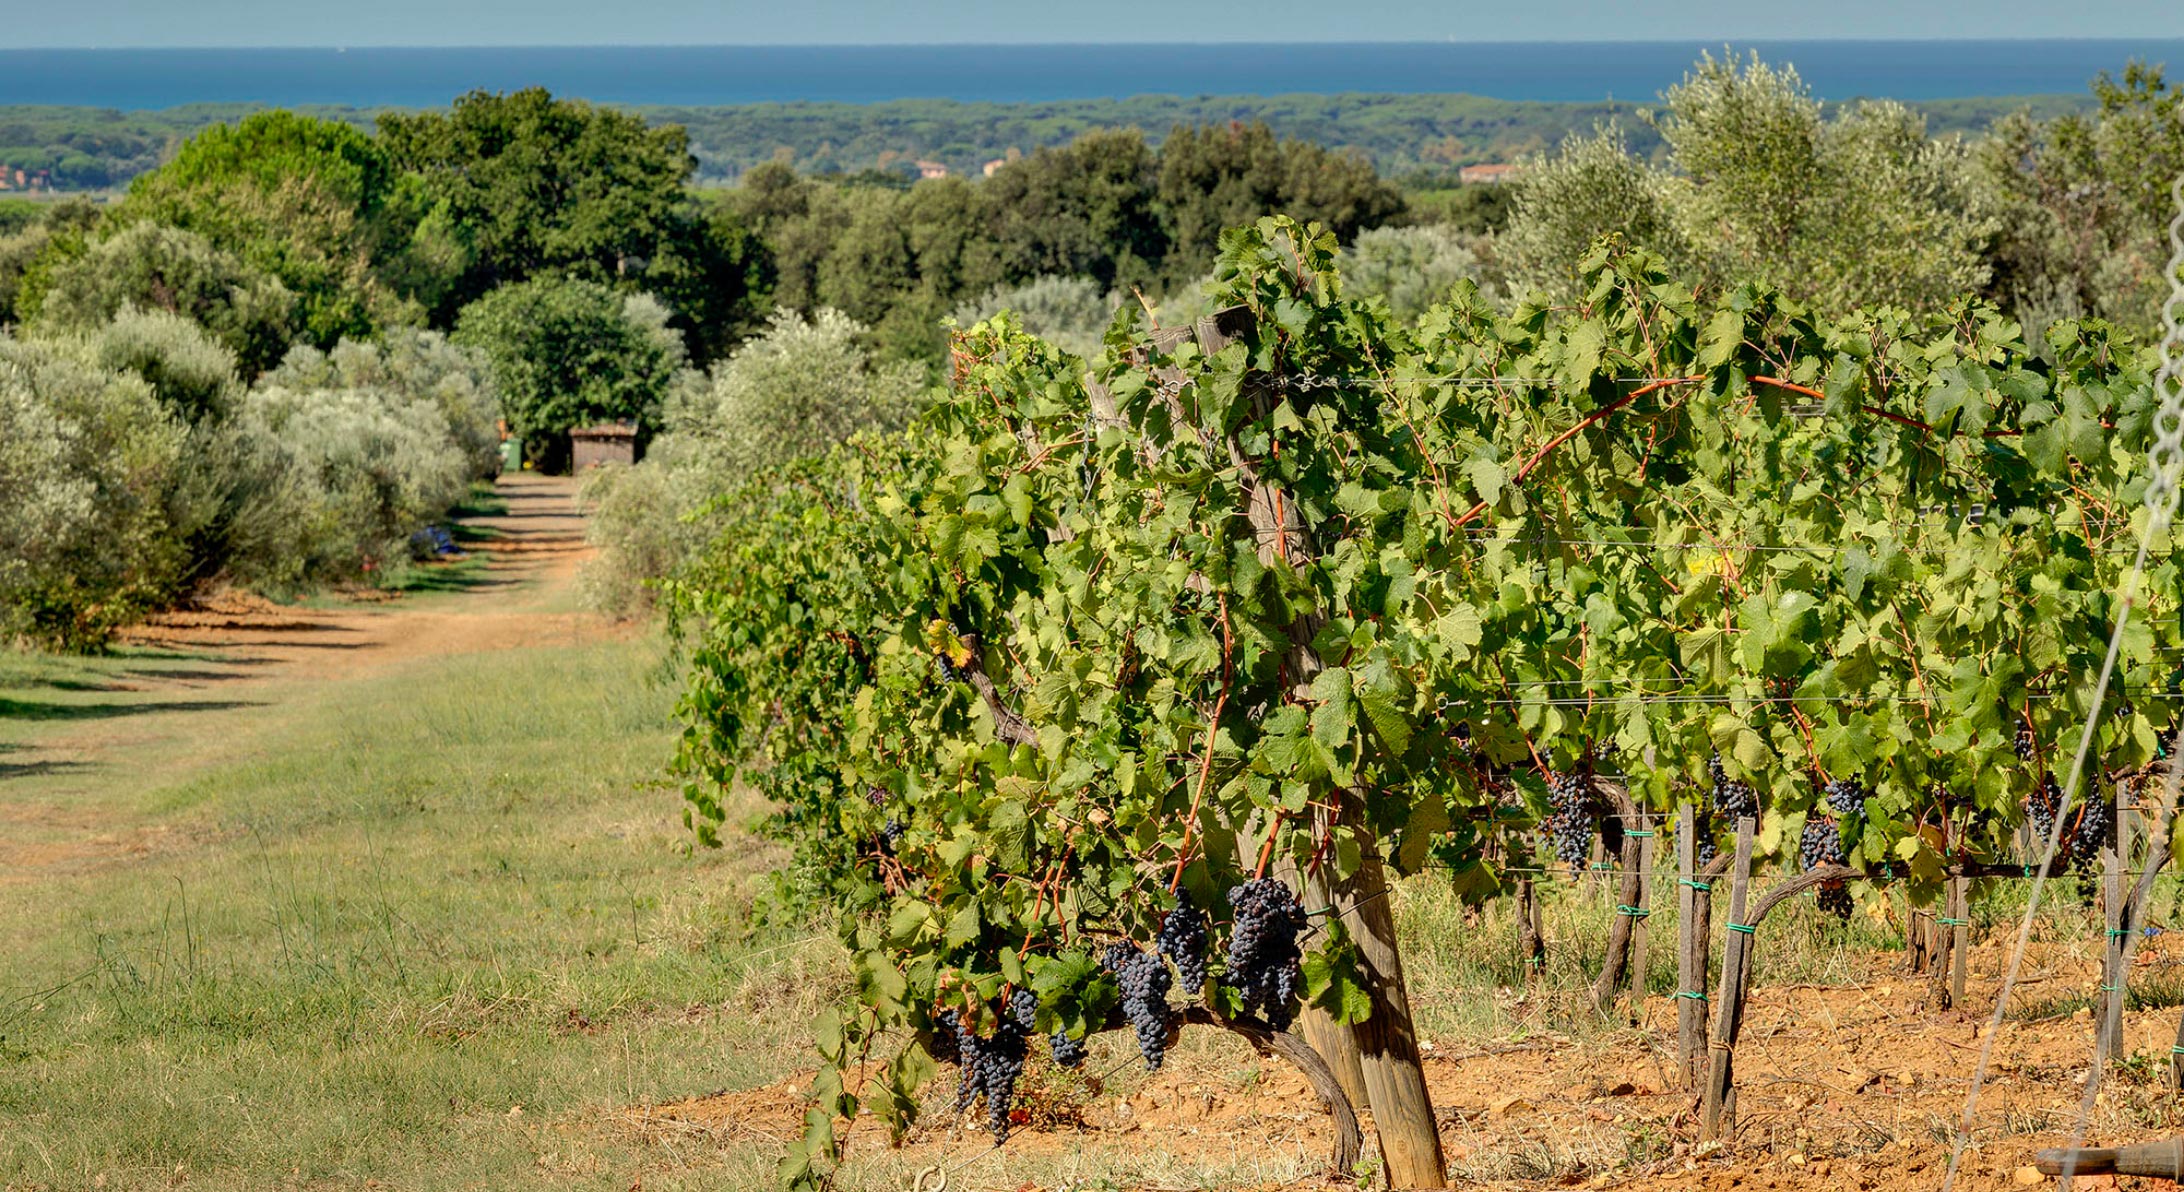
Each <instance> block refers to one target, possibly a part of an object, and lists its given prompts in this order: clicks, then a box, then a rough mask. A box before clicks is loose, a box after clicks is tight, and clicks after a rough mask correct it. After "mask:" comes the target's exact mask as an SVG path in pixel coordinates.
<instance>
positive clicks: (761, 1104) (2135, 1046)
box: [624, 932, 2184, 1192]
mask: <svg viewBox="0 0 2184 1192" xmlns="http://www.w3.org/2000/svg"><path fill="white" fill-rule="evenodd" d="M2013 936H2014V933H2006V932H1998V933H1997V938H1995V939H1991V940H1989V941H1987V942H1985V943H1982V944H1979V945H1976V946H1975V948H1974V950H1973V960H1972V970H1971V981H1970V984H1969V987H1968V991H1967V1002H1968V1009H1964V1010H1952V1011H1941V1012H1937V1011H1933V1010H1930V1009H1928V1008H1927V1004H1926V995H1927V981H1926V979H1925V978H1924V977H1921V976H1915V975H1912V974H1909V973H1906V972H1904V971H1902V969H1901V967H1900V966H1901V957H1900V956H1897V955H1876V956H1872V957H1868V958H1865V960H1864V961H1863V963H1861V965H1860V966H1859V971H1860V974H1861V976H1860V979H1859V980H1858V981H1857V982H1856V983H1855V984H1852V985H1849V986H1846V987H1843V988H1816V987H1810V986H1790V987H1772V988H1760V989H1756V990H1754V991H1753V994H1752V996H1751V999H1750V1001H1749V1002H1748V1010H1747V1017H1746V1025H1745V1030H1744V1034H1743V1037H1742V1039H1741V1041H1740V1045H1739V1048H1738V1052H1737V1072H1738V1078H1737V1089H1738V1093H1737V1099H1738V1104H1737V1114H1738V1117H1737V1121H1736V1131H1735V1135H1734V1137H1733V1138H1732V1139H1731V1140H1730V1141H1729V1143H1728V1145H1727V1146H1714V1145H1711V1144H1700V1143H1699V1142H1698V1141H1697V1125H1696V1114H1695V1105H1694V1100H1695V1098H1694V1096H1693V1095H1692V1094H1691V1093H1690V1092H1688V1091H1685V1090H1683V1089H1682V1088H1680V1087H1678V1086H1679V1082H1678V1081H1677V1080H1676V1079H1675V1078H1674V1077H1673V1076H1672V1074H1671V1073H1672V1070H1673V1068H1674V1046H1675V1007H1674V1004H1673V1002H1672V1001H1671V1000H1670V999H1667V998H1662V997H1655V998H1653V999H1651V1000H1650V1001H1649V1003H1648V1006H1647V1013H1646V1019H1647V1021H1646V1025H1645V1027H1644V1028H1643V1029H1640V1028H1629V1029H1625V1030H1621V1031H1618V1032H1615V1033H1612V1034H1609V1035H1606V1036H1598V1037H1595V1038H1594V1039H1593V1040H1592V1041H1590V1042H1586V1043H1578V1042H1575V1041H1573V1040H1572V1038H1571V1037H1570V1036H1568V1035H1562V1034H1557V1033H1554V1032H1552V1031H1541V1032H1538V1033H1534V1034H1531V1035H1530V1036H1529V1037H1527V1038H1524V1039H1521V1040H1512V1041H1509V1042H1505V1043H1502V1044H1500V1045H1482V1046H1477V1047H1468V1048H1459V1047H1457V1046H1454V1045H1448V1046H1438V1047H1434V1048H1433V1049H1432V1050H1431V1051H1430V1052H1429V1053H1428V1058H1427V1061H1426V1067H1427V1079H1428V1082H1429V1084H1430V1085H1431V1088H1432V1092H1433V1098H1434V1104H1435V1106H1436V1109H1437V1111H1438V1115H1439V1119H1440V1122H1441V1135H1442V1142H1443V1146H1444V1147H1445V1149H1446V1151H1447V1154H1448V1159H1449V1163H1450V1167H1451V1172H1452V1175H1453V1176H1454V1186H1456V1187H1462V1188H1512V1189H1513V1188H1543V1187H1562V1186H1586V1187H1612V1188H1629V1189H1642V1190H1646V1192H1656V1190H1657V1192H1669V1190H1672V1189H1673V1190H1684V1189H1693V1190H1699V1192H1724V1190H1728V1189H1746V1188H1750V1189H1783V1190H1810V1192H1821V1190H1826V1192H1847V1190H1850V1189H1872V1190H1878V1192H1910V1190H1912V1189H1921V1190H1924V1189H1935V1188H1939V1187H1941V1185H1942V1179H1943V1175H1944V1173H1945V1171H1946V1169H1947V1167H1948V1165H1949V1157H1950V1149H1951V1145H1952V1143H1953V1142H1954V1139H1955V1129H1956V1123H1957V1121H1958V1120H1959V1118H1960V1116H1961V1115H1962V1113H1963V1109H1964V1101H1965V1093H1966V1090H1967V1087H1968V1085H1969V1081H1970V1077H1971V1073H1972V1070H1973V1067H1974V1065H1975V1063H1976V1061H1977V1059H1978V1055H1979V1049H1980V1040H1981V1038H1982V1037H1983V1035H1984V1033H1985V1031H1986V1029H1987V1022H1988V1017H1989V1015H1990V1014H1991V1012H1992V1006H1993V999H1994V997H1995V995H1996V992H1997V990H1998V987H1999V979H1998V978H1999V973H2000V969H2001V967H2002V965H2003V964H2004V963H2005V962H2006V960H2007V948H2008V944H2009V942H2010V939H2009V938H2008V937H2013ZM2168 938H2169V937H2165V938H2164V939H2162V940H2157V941H2155V943H2154V944H2153V945H2151V946H2149V948H2148V949H2147V950H2146V951H2145V952H2144V953H2143V954H2142V955H2141V968H2140V973H2141V974H2142V975H2152V974H2156V973H2160V972H2161V970H2163V969H2169V970H2172V971H2173V970H2176V969H2177V968H2178V966H2180V965H2184V948H2179V947H2177V946H2174V945H2171V944H2170V943H2169V942H2168ZM2083 951H2084V949H2083V946H2082V945H2073V947H2072V948H2071V949H2066V948H2065V947H2063V946H2062V945H2059V944H2041V943H2035V945H2034V946H2033V948H2032V950H2031V951H2030V952H2029V953H2028V956H2027V961H2026V964H2025V971H2024V974H2023V977H2022V978H2021V984H2020V986H2019V990H2018V994H2017V996H2016V998H2015V999H2014V1000H2015V1001H2016V1003H2017V1004H2018V1005H2019V1006H2021V1007H2026V1006H2032V1005H2037V1004H2040V1003H2042V1002H2044V1001H2051V1000H2052V999H2054V998H2055V997H2057V996H2058V995H2059V994H2061V993H2066V992H2071V993H2085V992H2089V991H2090V990H2091V988H2092V986H2093V984H2094V982H2095V981H2096V980H2097V979H2098V978H2097V973H2096V969H2095V966H2094V964H2093V962H2092V959H2091V957H2090V955H2089V954H2088V955H2081V954H2078V953H2082V952H2083ZM2162 975H2163V976H2171V975H2172V974H2168V973H2165V974H2162ZM1504 996H1511V995H1508V994H1507V993H1506V991H1505V993H1504ZM2177 1015H2178V1011H2176V1010H2173V1009H2171V1010H2154V1011H2145V1012H2134V1013H2132V1014H2131V1015H2129V1026H2128V1047H2129V1048H2130V1049H2131V1050H2134V1051H2137V1052H2140V1053H2142V1055H2143V1056H2151V1057H2156V1058H2158V1060H2159V1061H2160V1062H2159V1063H2158V1064H2153V1065H2149V1064H2147V1063H2146V1061H2145V1059H2144V1058H2142V1059H2141V1060H2140V1061H2139V1062H2137V1063H2136V1064H2134V1065H2127V1066H2126V1067H2125V1069H2124V1070H2123V1071H2121V1072H2117V1071H2116V1070H2113V1069H2112V1070H2111V1075H2110V1077H2109V1080H2108V1082H2107V1083H2106V1084H2104V1086H2103V1088H2102V1090H2101V1092H2100V1095H2099V1101H2098V1104H2097V1105H2096V1107H2095V1108H2094V1110H2093V1113H2092V1116H2091V1121H2090V1137H2091V1138H2092V1139H2094V1140H2097V1141H2098V1142H2099V1143H2100V1144H2102V1145H2114V1144H2116V1143H2121V1142H2134V1141H2142V1140H2146V1139H2151V1138H2157V1137H2163V1136H2166V1135H2167V1134H2170V1133H2175V1132H2177V1131H2178V1130H2179V1129H2180V1128H2184V1113H2180V1112H2179V1110H2178V1107H2177V1104H2176V1100H2175V1098H2173V1097H2172V1096H2171V1094H2170V1093H2169V1092H2168V1090H2167V1088H2166V1087H2165V1086H2164V1085H2163V1084H2162V1083H2161V1076H2162V1074H2163V1073H2162V1069H2163V1068H2164V1067H2165V1065H2166V1061H2167V1058H2168V1055H2169V1044H2170V1041H2171V1040H2172V1039H2173V1038H2174V1036H2175V1034H2176V1029H2177ZM2091 1038H2092V1028H2091V1023H2090V1020H2089V1019H2088V1017H2087V1016H2086V1014H2085V1013H2084V1012H2083V1011H2080V1012H2079V1013H2077V1014H2075V1015H2070V1016H2066V1017H2061V1018H2055V1019H2051V1020H2046V1021H2017V1020H2013V1021H2010V1022H2008V1023H2006V1024H2005V1025H2004V1027H2003V1028H2002V1034H2001V1037H2000V1038H1999V1039H1998V1040H1997V1045H1996V1047H1995V1051H1994V1061H1993V1064H1992V1067H1991V1070H1990V1072H1989V1075H1988V1077H1987V1080H1986V1083H1985V1086H1984V1089H1983V1091H1982V1094H1981V1097H1980V1103H1979V1108H1978V1112H1977V1116H1976V1125H1975V1129H1974V1130H1973V1133H1972V1139H1971V1145H1970V1147H1969V1148H1967V1150H1966V1152H1965V1156H1964V1160H1963V1165H1962V1168H1961V1170H1960V1171H1959V1173H1958V1176H1957V1179H1956V1182H1955V1187H1957V1188H1961V1189H1967V1190H1972V1189H2000V1188H2021V1187H2038V1186H2053V1184H2054V1181H2052V1180H2048V1179H2045V1178H2040V1177H2037V1176H2036V1173H2034V1172H2032V1171H2031V1170H2030V1168H2029V1164H2030V1163H2031V1162H2032V1156H2033V1153H2034V1152H2035V1151H2036V1150H2038V1149H2040V1148H2043V1147H2050V1146H2059V1145H2063V1144H2064V1142H2065V1141H2066V1140H2067V1139H2068V1136H2069V1134H2070V1131H2071V1128H2072V1125H2073V1123H2074V1122H2075V1121H2076V1119H2077V1115H2078V1110H2079V1104H2080V1101H2081V1099H2082V1096H2083V1092H2084V1086H2083V1084H2082V1080H2083V1074H2084V1072H2085V1069H2086V1066H2087V1059H2088V1056H2089V1051H2090V1047H2091ZM1125 1046H1127V1043H1126V1041H1125V1040H1123V1039H1122V1037H1120V1036H1111V1037H1110V1038H1109V1039H1107V1040H1105V1041H1103V1042H1101V1043H1099V1044H1096V1045H1095V1050H1094V1058H1093V1061H1092V1064H1091V1065H1090V1066H1089V1067H1088V1070H1090V1071H1100V1070H1104V1069H1105V1068H1108V1067H1112V1066H1113V1063H1114V1060H1115V1059H1116V1058H1118V1057H1120V1058H1124V1060H1125V1062H1126V1063H1127V1062H1129V1061H1128V1059H1127V1056H1126V1055H1125V1052H1124V1051H1123V1050H1122V1049H1123V1048H1124V1047H1125ZM1223 1046H1224V1048H1225V1047H1226V1045H1225V1044H1224V1045H1223ZM1235 1050H1236V1051H1237V1053H1238V1054H1235V1055H1229V1054H1227V1053H1226V1050H1224V1052H1223V1054H1221V1055H1219V1056H1209V1055H1208V1054H1207V1051H1206V1050H1203V1049H1201V1050H1198V1051H1197V1052H1196V1053H1195V1055H1194V1056H1193V1057H1192V1058H1190V1059H1187V1060H1185V1061H1183V1062H1181V1063H1175V1064H1171V1066H1170V1068H1169V1069H1168V1070H1165V1071H1163V1072H1161V1073H1159V1074H1158V1075H1156V1076H1153V1077H1151V1078H1149V1079H1147V1080H1145V1081H1144V1082H1143V1083H1142V1084H1139V1085H1136V1086H1135V1087H1133V1088H1132V1090H1131V1091H1130V1092H1129V1094H1128V1097H1127V1099H1126V1100H1124V1099H1121V1098H1118V1097H1117V1096H1115V1095H1114V1094H1113V1093H1112V1092H1108V1091H1105V1090H1102V1089H1100V1088H1099V1087H1098V1086H1097V1082H1090V1083H1087V1082H1081V1081H1064V1082H1057V1081H1055V1080H1054V1079H1052V1078H1051V1077H1047V1076H1043V1075H1040V1076H1034V1077H1028V1078H1027V1079H1029V1080H1032V1081H1033V1089H1034V1091H1033V1093H1032V1095H1031V1096H1030V1097H1029V1098H1028V1101H1029V1104H1030V1107H1031V1111H1032V1117H1033V1120H1032V1122H1031V1123H1030V1124H1028V1125H1027V1126H1024V1127H1021V1128H1019V1129H1018V1131H1017V1132H1016V1134H1015V1135H1014V1136H1013V1137H1012V1138H1011V1140H1010V1142H1009V1143H1008V1146H1009V1148H1010V1149H1011V1150H1012V1151H1016V1152H1018V1153H1019V1154H1023V1155H1037V1154H1040V1153H1053V1154H1056V1155H1063V1154H1071V1153H1078V1152H1096V1151H1106V1150H1109V1149H1110V1148H1111V1149H1112V1150H1113V1151H1114V1152H1115V1153H1117V1154H1122V1153H1146V1152H1159V1153H1163V1154H1168V1155H1173V1156H1175V1157H1176V1158H1177V1159H1178V1160H1181V1161H1183V1162H1182V1163H1181V1164H1179V1166H1183V1167H1187V1166H1188V1165H1189V1162H1190V1161H1191V1160H1193V1159H1198V1160H1201V1161H1204V1162H1207V1163H1221V1162H1224V1161H1228V1160H1231V1159H1233V1158H1234V1157H1235V1156H1237V1155H1239V1154H1245V1153H1255V1154H1261V1155H1266V1154H1295V1155H1304V1156H1312V1157H1315V1158H1317V1157H1320V1156H1325V1155H1326V1154H1327V1153H1328V1152H1329V1150H1330V1148H1331V1145H1332V1132H1331V1130H1330V1129H1329V1128H1328V1126H1327V1119H1326V1118H1325V1116H1324V1115H1323V1114H1322V1113H1321V1112H1320V1110H1319V1107H1318V1106H1317V1104H1315V1103H1314V1102H1313V1100H1312V1098H1311V1097H1310V1095H1309V1093H1308V1092H1307V1090H1306V1087H1305V1084H1304V1082H1303V1080H1302V1079H1301V1078H1300V1077H1298V1076H1297V1075H1296V1074H1295V1073H1294V1072H1293V1071H1291V1070H1289V1069H1288V1068H1286V1067H1284V1066H1282V1065H1280V1063H1279V1061H1268V1062H1267V1066H1266V1067H1265V1068H1263V1069H1261V1070H1260V1072H1259V1074H1258V1076H1257V1078H1256V1079H1253V1078H1251V1077H1250V1076H1248V1075H1246V1073H1247V1072H1248V1070H1249V1060H1248V1057H1247V1056H1245V1055H1244V1054H1243V1053H1242V1049H1241V1047H1240V1046H1239V1047H1237V1048H1236V1049H1235ZM1037 1064H1038V1061H1036V1060H1035V1061H1034V1065H1035V1070H1036V1065H1037ZM2149 1069H2150V1070H2149ZM953 1076H954V1070H953V1068H943V1069H942V1072H941V1075H940V1076H939V1077H938V1078H936V1080H935V1082H934V1084H933V1085H932V1086H931V1088H930V1089H929V1090H928V1092H929V1094H930V1095H929V1097H928V1110H927V1114H926V1116H925V1119H924V1123H923V1124H922V1125H921V1126H920V1128H919V1129H918V1130H917V1131H916V1132H914V1133H913V1134H912V1136H911V1137H910V1138H909V1139H908V1140H907V1143H906V1145H905V1148H904V1150H903V1151H902V1152H900V1153H899V1154H897V1155H895V1156H892V1157H890V1158H891V1159H892V1163H891V1166H896V1167H904V1166H907V1167H908V1169H910V1170H916V1169H917V1168H921V1167H925V1166H927V1165H943V1166H946V1167H948V1168H950V1169H951V1175H950V1186H951V1187H953V1188H957V1189H965V1188H982V1187H989V1186H996V1187H997V1186H1001V1185H994V1184H990V1183H988V1182H986V1181H985V1180H982V1179H981V1178H980V1173H979V1168H980V1166H981V1165H984V1166H986V1167H987V1168H988V1176H987V1179H988V1180H990V1179H992V1178H993V1177H994V1176H995V1175H998V1172H995V1171H994V1170H993V1169H992V1165H991V1163H990V1162H987V1163H984V1164H981V1163H980V1162H978V1161H975V1160H976V1159H977V1158H978V1157H980V1156H981V1153H982V1152H984V1151H985V1150H986V1149H987V1148H988V1147H989V1146H990V1145H991V1144H990V1143H989V1142H988V1141H987V1138H986V1135H985V1133H984V1131H983V1129H982V1128H981V1127H982V1123H983V1119H982V1117H981V1118H980V1119H979V1120H978V1121H969V1122H963V1123H960V1124H959V1123H958V1122H957V1121H956V1119H955V1116H954V1114H953V1113H952V1112H951V1108H950V1106H949V1105H948V1104H947V1103H946V1101H947V1096H946V1094H947V1093H949V1092H951V1091H952V1089H953V1085H954V1080H953ZM809 1079H810V1073H808V1072H806V1073H801V1074H799V1075H798V1076H797V1077H796V1078H792V1079H791V1080H789V1081H785V1082H782V1083H780V1084H776V1085H772V1086H768V1087H766V1088H762V1089H756V1090H753V1091H750V1092H744V1093H731V1094H721V1095H719V1096H715V1097H709V1098H703V1099H699V1100H695V1101H687V1102H681V1103H676V1104H671V1105H662V1106H655V1107H650V1108H647V1109H643V1110H633V1111H628V1112H627V1113H626V1114H625V1115H624V1124H625V1125H626V1126H627V1127H629V1128H632V1129H635V1130H637V1131H639V1132H642V1133H657V1132H661V1131H678V1132H684V1133H688V1134H691V1135H696V1136H701V1137H704V1138H707V1139H710V1140H712V1141H714V1142H715V1143H716V1144H717V1145H722V1146H727V1147H737V1146H754V1145H755V1146H760V1147H768V1148H774V1149H778V1147H779V1146H780V1145H781V1143H783V1142H786V1141H788V1140H791V1139H793V1138H796V1137H798V1136H799V1135H800V1134H801V1133H802V1127H801V1124H800V1118H801V1116H802V1114H803V1112H804V1110H805V1108H806V1104H807V1103H806V1101H805V1100H804V1098H803V1097H802V1096H800V1095H799V1093H800V1091H801V1089H802V1088H803V1087H804V1086H805V1084H806V1083H807V1082H808V1081H809ZM1118 1083H1120V1082H1119V1081H1118ZM974 1116H976V1115H974ZM1368 1133H1369V1132H1368ZM848 1137H849V1139H850V1153H849V1162H850V1164H851V1165H852V1168H854V1167H855V1166H856V1165H858V1164H859V1163H860V1162H864V1163H871V1162H874V1161H875V1160H877V1159H879V1158H880V1157H881V1156H880V1155H879V1152H881V1151H882V1150H883V1149H884V1148H885V1147H886V1145H887V1144H886V1138H885V1135H884V1132H883V1131H882V1130H881V1129H880V1128H879V1127H878V1126H876V1125H874V1124H872V1123H871V1122H870V1120H869V1119H863V1120H860V1121H859V1122H858V1123H857V1124H856V1126H855V1127H854V1128H852V1129H851V1130H850V1131H849V1135H848ZM1371 1149H1372V1144H1371V1140H1370V1137H1368V1140H1367V1150H1368V1153H1370V1152H1371ZM959 1165H960V1170H957V1168H958V1167H959ZM1332 1175H1333V1173H1328V1175H1327V1176H1326V1177H1323V1178H1321V1179H1315V1180H1311V1181H1307V1182H1306V1183H1303V1184H1292V1185H1287V1186H1289V1187H1319V1186H1328V1185H1330V1184H1333V1183H1337V1182H1340V1181H1335V1180H1333V1179H1332ZM1010 1186H1013V1185H1010ZM1352 1186H1354V1185H1352ZM2117 1186H2121V1187H2147V1188H2151V1187H2157V1186H2159V1187H2168V1186H2171V1185H2168V1184H2165V1183H2157V1182H2155V1181H2151V1180H2140V1179H2124V1180H2122V1181H2120V1183H2119V1182H2116V1181H2111V1180H2108V1179H2106V1178H2094V1177H2081V1178H2080V1179H2079V1180H2078V1181H2077V1183H2076V1187H2078V1188H2080V1189H2093V1188H2107V1187H2117Z"/></svg>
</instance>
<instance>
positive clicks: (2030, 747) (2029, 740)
mask: <svg viewBox="0 0 2184 1192" xmlns="http://www.w3.org/2000/svg"><path fill="white" fill-rule="evenodd" d="M2010 745H2011V747H2012V748H2014V749H2016V750H2017V760H2018V761H2021V762H2029V761H2031V760H2032V759H2033V758H2034V757H2036V756H2038V755H2039V752H2040V743H2039V741H2037V740H2035V739H2034V738H2033V735H2032V726H2031V725H2029V724H2021V725H2019V726H2017V736H2016V737H2015V738H2014V739H2013V740H2012V741H2011V742H2010Z"/></svg>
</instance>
